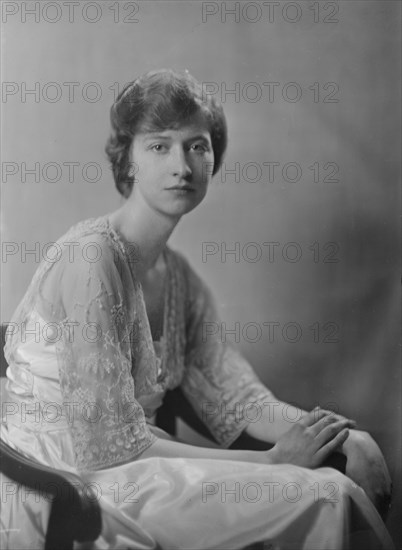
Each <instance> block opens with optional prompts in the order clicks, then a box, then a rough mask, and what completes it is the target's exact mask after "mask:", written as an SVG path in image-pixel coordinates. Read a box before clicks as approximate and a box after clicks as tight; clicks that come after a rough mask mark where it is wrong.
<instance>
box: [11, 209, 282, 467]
mask: <svg viewBox="0 0 402 550" xmlns="http://www.w3.org/2000/svg"><path fill="white" fill-rule="evenodd" d="M57 242H58V243H59V244H60V245H62V244H63V243H67V242H70V243H71V242H75V243H78V244H79V249H78V250H77V249H75V250H76V252H77V254H76V256H75V258H74V262H71V261H70V258H69V257H68V256H67V254H63V255H62V257H61V258H60V261H58V262H57V263H52V264H51V263H49V262H48V263H46V262H45V261H44V262H42V263H41V264H40V266H39V268H38V269H37V271H36V273H35V276H34V277H33V280H32V282H31V285H30V287H29V288H28V290H27V293H26V295H25V297H24V298H23V300H22V302H21V304H20V305H19V307H18V308H17V310H16V312H15V314H14V318H13V320H12V323H17V324H19V325H21V324H22V323H24V322H25V321H26V320H27V319H28V318H29V315H30V314H31V312H32V311H33V310H36V311H38V312H39V313H40V315H41V316H42V318H43V319H45V320H46V321H47V322H48V323H52V324H54V323H56V324H59V326H60V331H59V332H60V335H61V337H60V338H59V340H58V341H57V343H56V346H55V347H56V353H57V363H58V369H59V382H60V389H61V394H62V398H63V399H62V405H63V407H64V408H65V409H66V416H67V417H68V419H69V421H68V430H69V433H70V435H71V440H72V446H73V448H74V452H75V465H74V466H76V467H77V468H78V469H82V470H85V469H87V470H94V469H99V468H106V467H110V466H113V465H115V464H118V463H120V462H123V461H127V460H135V459H136V458H137V457H138V456H140V454H141V453H142V452H143V451H144V450H145V449H146V448H147V447H149V446H150V445H152V443H153V442H154V441H155V440H156V437H155V436H154V435H153V434H152V432H151V431H150V429H149V427H148V425H147V422H146V415H145V411H144V409H143V407H142V406H141V405H140V402H139V401H140V400H141V398H142V397H146V396H151V395H153V394H157V393H159V394H161V393H163V392H164V391H166V390H167V389H173V388H175V387H177V386H179V385H181V386H182V388H183V391H184V393H185V394H186V396H187V397H188V399H189V400H190V402H191V403H192V405H193V407H194V409H195V411H196V413H197V414H198V415H199V417H200V418H201V419H202V420H203V421H204V422H205V423H206V425H207V426H208V427H209V429H210V430H211V432H212V434H213V435H214V436H215V438H216V439H217V441H218V442H219V443H221V444H222V445H224V446H228V445H229V444H230V443H231V442H232V441H233V440H234V439H236V437H237V436H238V435H239V434H240V432H241V431H242V430H243V429H244V427H245V425H246V424H245V422H246V421H245V419H244V417H240V416H239V417H236V415H222V414H215V415H211V414H210V415H205V405H206V404H210V405H211V404H212V406H214V407H218V406H221V405H222V404H223V405H225V406H227V408H228V409H229V408H231V407H232V408H233V407H235V406H236V404H237V403H249V402H257V401H261V402H262V400H264V399H265V400H267V399H271V400H272V399H273V396H272V394H271V393H270V392H269V391H268V390H267V389H266V388H265V386H263V384H261V382H260V381H259V380H258V378H257V376H256V375H255V374H254V371H253V370H252V368H251V367H250V366H249V364H248V363H247V361H246V360H245V359H244V358H243V357H241V355H240V354H238V353H237V352H235V351H234V350H232V349H231V348H230V347H229V346H226V345H225V344H223V343H222V342H220V341H219V339H218V338H216V337H215V338H208V339H205V335H204V334H203V329H204V326H205V323H207V322H213V323H216V322H218V318H217V314H216V311H215V305H214V301H213V298H212V296H211V294H210V292H209V290H208V289H207V288H206V286H205V285H204V284H203V283H202V281H201V280H200V279H199V277H198V276H197V275H196V274H195V273H194V271H193V270H192V269H191V267H190V266H189V264H188V262H187V261H186V260H185V259H184V258H183V257H182V256H181V255H180V254H178V253H177V252H173V251H172V250H170V249H169V248H168V247H166V249H165V251H164V258H165V261H166V265H167V284H166V292H165V313H164V324H163V338H162V340H161V349H160V355H161V356H160V357H158V356H157V355H156V353H155V348H154V345H153V342H152V335H151V331H150V326H149V321H148V317H147V313H146V308H145V301H144V296H143V293H142V288H141V285H140V283H139V281H138V280H137V278H136V274H135V262H132V258H131V256H132V249H131V248H132V247H130V243H127V242H126V241H125V240H124V239H123V238H122V237H121V236H120V235H119V234H118V233H117V232H116V231H115V230H114V229H113V228H112V226H111V225H110V222H109V219H108V217H107V216H103V217H100V218H96V219H95V218H92V219H90V220H86V221H83V222H80V223H78V224H77V225H75V226H73V227H72V228H71V229H70V230H69V231H68V232H67V233H66V234H65V235H64V236H62V237H61V238H60V239H59V240H58V241H57ZM90 243H91V244H95V245H96V246H97V247H98V248H99V249H100V250H101V255H100V258H99V260H98V261H88V260H86V259H85V258H84V257H83V254H79V253H78V252H82V250H84V249H85V248H84V247H85V246H87V245H88V244H90ZM61 248H62V249H63V250H64V247H63V246H61ZM18 343H19V336H18V333H16V332H15V333H13V334H9V337H8V339H7V343H6V347H5V354H6V358H7V360H8V362H9V363H10V362H12V361H13V357H14V355H15V352H16V349H17V347H18ZM71 411H72V413H71ZM147 413H148V411H147Z"/></svg>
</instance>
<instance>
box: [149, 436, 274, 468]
mask: <svg viewBox="0 0 402 550" xmlns="http://www.w3.org/2000/svg"><path fill="white" fill-rule="evenodd" d="M152 457H162V458H208V459H209V460H236V461H242V462H254V463H257V464H270V463H273V460H271V459H270V451H266V452H262V451H234V450H228V449H216V448H208V447H197V446H195V445H188V444H186V443H179V442H177V441H169V440H167V439H160V438H158V439H157V440H156V441H155V442H154V443H153V444H152V445H151V446H150V447H148V448H147V449H146V450H145V451H144V452H143V453H142V454H141V455H140V457H139V458H140V459H142V458H152Z"/></svg>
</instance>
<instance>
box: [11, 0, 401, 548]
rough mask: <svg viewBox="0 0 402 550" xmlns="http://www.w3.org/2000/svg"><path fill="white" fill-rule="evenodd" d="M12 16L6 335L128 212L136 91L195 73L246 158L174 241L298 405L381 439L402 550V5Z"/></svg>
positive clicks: (179, 5) (234, 163)
mask: <svg viewBox="0 0 402 550" xmlns="http://www.w3.org/2000/svg"><path fill="white" fill-rule="evenodd" d="M2 4H3V5H2V9H3V14H2V15H3V33H4V34H3V36H4V48H3V80H5V84H4V83H3V98H2V101H3V103H2V107H3V113H4V116H3V123H2V132H3V136H5V137H6V141H5V143H3V159H2V161H3V163H2V172H3V173H2V199H3V200H2V214H3V216H2V229H3V240H4V241H5V243H6V244H5V245H4V243H3V257H2V264H1V267H2V275H3V277H2V304H1V319H2V322H6V321H8V320H10V317H11V315H12V312H13V310H14V308H15V307H16V305H17V304H18V302H19V300H20V299H21V297H22V295H23V293H24V290H25V288H26V287H27V285H28V283H29V281H30V279H31V277H32V275H33V273H34V270H35V268H36V267H37V261H38V256H40V255H41V254H42V253H46V244H47V243H49V242H52V241H54V240H56V239H57V238H58V237H59V236H60V235H61V234H62V233H63V232H64V231H65V230H66V229H67V228H68V227H70V226H71V225H72V224H73V223H75V222H77V221H78V220H81V219H85V218H88V217H91V216H98V215H102V214H104V213H106V212H109V211H112V210H113V209H115V208H117V207H118V206H119V204H120V198H119V196H118V194H117V192H116V191H115V189H114V184H113V181H112V178H111V173H110V170H109V167H108V165H107V162H106V159H105V155H104V153H103V149H104V144H105V140H106V138H107V135H108V132H109V114H108V113H109V108H110V105H111V103H112V101H113V98H114V97H115V95H116V93H117V91H118V90H119V89H121V87H122V85H124V83H126V82H127V81H129V80H132V79H134V78H135V77H137V76H138V75H140V74H141V73H143V72H144V71H147V70H150V69H155V68H161V67H172V68H175V69H188V70H189V71H190V72H191V73H193V74H194V75H195V76H196V77H197V78H198V79H199V80H200V81H202V82H203V84H204V89H205V92H206V93H216V95H217V97H218V98H219V99H220V100H221V101H222V102H223V104H224V107H225V111H226V114H227V118H228V125H229V136H230V142H229V149H228V153H227V156H226V159H225V163H224V166H223V169H222V171H221V173H219V174H218V175H217V176H216V177H215V179H214V180H213V181H212V183H211V187H210V190H209V193H208V196H207V198H206V200H205V202H204V203H203V204H202V205H201V206H200V207H199V208H198V209H197V210H196V211H194V212H193V213H191V214H189V215H188V216H187V217H186V218H185V219H183V220H182V221H181V222H180V224H179V226H178V227H177V230H176V232H175V234H174V235H173V237H172V239H171V245H172V246H173V247H175V248H177V249H179V250H181V251H182V252H183V253H184V254H185V255H186V256H187V257H188V258H189V259H190V261H191V262H192V264H193V266H194V267H195V268H196V269H197V270H198V271H199V273H200V274H201V275H202V276H203V277H204V278H205V280H206V281H207V282H208V283H209V285H210V286H211V288H212V289H213V291H214V294H215V296H216V298H217V301H218V303H219V307H220V312H221V316H222V323H224V324H222V325H221V326H219V327H217V328H219V329H221V330H222V331H223V334H224V335H225V337H226V338H227V340H228V341H229V342H232V343H236V341H237V344H238V346H239V347H240V348H241V350H242V351H243V353H244V354H245V355H246V357H247V358H248V359H249V360H250V361H251V362H252V364H253V365H254V367H255V369H256V371H257V372H258V374H259V375H260V377H261V378H262V380H263V381H264V382H265V383H266V384H267V385H269V387H270V388H271V389H272V391H273V392H274V393H275V394H276V395H277V396H278V397H280V398H282V399H284V400H287V401H290V402H293V403H297V404H299V405H301V406H302V407H305V408H307V409H310V408H312V407H313V406H314V405H316V404H320V405H321V406H327V407H329V406H330V407H332V408H336V409H338V410H340V411H342V412H343V413H344V414H345V415H348V416H350V417H353V418H355V419H356V420H357V421H358V423H359V425H360V426H361V427H362V428H363V429H369V430H370V431H371V432H372V433H373V435H374V436H375V437H376V438H377V440H378V441H379V443H380V444H381V445H382V447H383V449H384V451H385V453H386V457H387V460H388V463H389V467H390V470H391V472H392V475H393V477H394V481H395V483H396V501H395V505H394V507H393V509H392V512H391V517H390V520H389V526H390V529H391V530H392V533H393V535H394V537H395V539H396V540H400V539H398V536H399V534H398V522H399V519H398V518H399V514H400V509H398V508H399V506H400V500H399V495H398V494H399V493H400V470H399V468H400V435H399V434H400V431H401V430H400V378H399V371H398V339H399V275H398V271H399V270H398V267H399V265H398V260H397V258H398V253H397V251H396V250H397V244H398V235H399V230H398V215H399V201H398V188H399V185H398V182H399V176H400V173H399V153H400V147H401V143H400V136H399V125H400V111H399V102H400V54H399V51H400V11H401V4H400V2H397V1H378V2H377V1H365V2H362V1H352V0H351V1H349V2H342V1H341V2H329V3H325V2H308V1H304V0H301V1H299V2H280V3H273V2H271V3H269V2H268V3H267V2H241V3H239V2H231V3H228V2H227V3H225V2H223V3H215V2H171V1H166V2H156V1H153V2H136V3H134V2H119V3H117V2H103V1H102V2H101V1H99V2H81V3H80V5H79V6H75V7H74V6H73V5H72V4H73V3H71V2H70V3H69V2H41V3H39V2H37V3H36V4H39V7H38V6H36V5H35V2H3V3H2ZM32 10H33V11H32ZM30 92H31V93H30ZM10 243H14V244H10ZM35 243H37V244H35ZM27 250H36V256H35V254H26V252H27ZM211 330H213V328H211ZM250 415H251V413H250Z"/></svg>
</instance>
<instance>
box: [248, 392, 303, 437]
mask: <svg viewBox="0 0 402 550" xmlns="http://www.w3.org/2000/svg"><path fill="white" fill-rule="evenodd" d="M260 411H261V414H259V415H258V416H257V418H256V419H255V420H254V419H250V421H249V423H248V425H247V428H246V429H245V432H246V433H247V434H248V435H250V436H251V437H255V438H256V439H260V440H261V441H266V442H267V443H271V444H275V443H277V441H279V439H280V438H281V437H282V436H283V435H284V434H285V433H286V432H288V431H289V430H290V428H291V427H292V426H293V425H294V424H295V423H296V422H298V421H299V420H301V419H302V418H303V417H304V416H305V415H306V414H307V412H306V411H304V410H303V409H300V408H298V407H295V406H293V405H289V404H288V403H284V402H283V401H279V400H276V401H270V402H268V401H267V402H264V404H263V405H262V406H261V408H260Z"/></svg>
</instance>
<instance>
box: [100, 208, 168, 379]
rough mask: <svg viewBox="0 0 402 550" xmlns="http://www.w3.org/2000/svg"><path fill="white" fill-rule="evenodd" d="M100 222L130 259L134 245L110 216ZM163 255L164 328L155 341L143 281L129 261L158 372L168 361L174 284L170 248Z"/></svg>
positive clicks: (102, 218)
mask: <svg viewBox="0 0 402 550" xmlns="http://www.w3.org/2000/svg"><path fill="white" fill-rule="evenodd" d="M99 220H100V221H102V222H104V224H105V225H106V229H107V231H108V233H109V235H111V237H112V238H113V239H115V240H116V241H117V242H118V243H119V245H120V246H121V248H122V249H123V250H124V252H125V254H126V256H127V257H128V258H129V259H130V253H131V250H130V247H131V246H132V244H133V243H130V242H129V241H127V239H126V238H125V237H124V236H123V235H122V234H121V233H120V231H118V230H117V229H116V228H115V227H113V225H112V224H111V222H110V214H106V215H104V216H101V218H99ZM162 255H163V259H164V262H165V265H166V275H165V284H164V287H165V292H164V304H163V327H162V334H161V336H160V338H159V340H153V338H152V331H151V325H150V322H149V318H148V313H147V307H146V302H145V297H144V291H143V288H142V284H141V281H140V280H139V279H138V278H137V276H136V273H135V270H134V269H133V268H132V266H131V264H132V263H133V262H131V261H128V265H129V269H130V272H131V275H132V278H133V282H134V284H135V285H136V286H137V287H138V291H139V292H138V294H139V298H140V304H141V309H142V312H143V316H144V319H145V323H146V327H147V331H146V335H147V346H148V348H149V349H150V350H151V353H152V355H153V357H154V360H155V363H156V364H157V367H158V371H159V370H162V369H163V365H164V364H165V362H166V360H165V359H166V351H167V350H166V335H167V333H168V325H169V323H168V319H169V311H168V309H169V302H170V291H171V282H172V278H171V274H172V272H171V269H172V268H171V265H170V258H169V249H168V246H165V247H164V249H163V250H162ZM134 263H135V262H134ZM159 361H160V362H161V365H160V366H159V365H158V363H159ZM160 367H162V369H160Z"/></svg>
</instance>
